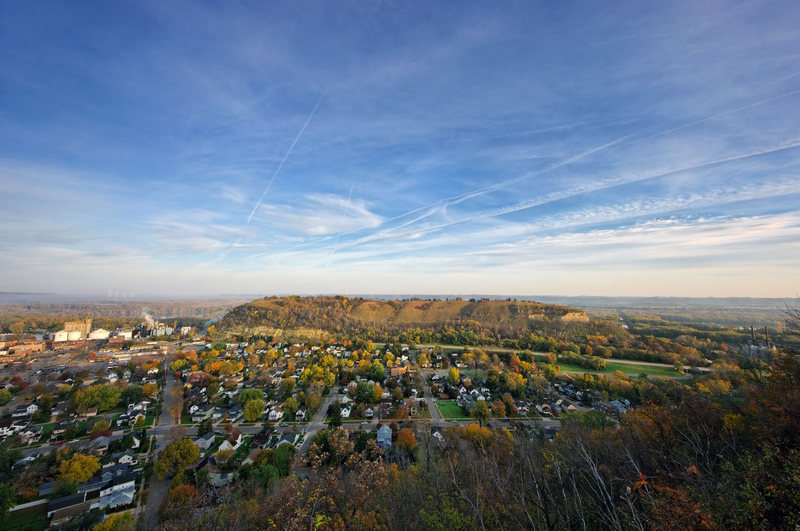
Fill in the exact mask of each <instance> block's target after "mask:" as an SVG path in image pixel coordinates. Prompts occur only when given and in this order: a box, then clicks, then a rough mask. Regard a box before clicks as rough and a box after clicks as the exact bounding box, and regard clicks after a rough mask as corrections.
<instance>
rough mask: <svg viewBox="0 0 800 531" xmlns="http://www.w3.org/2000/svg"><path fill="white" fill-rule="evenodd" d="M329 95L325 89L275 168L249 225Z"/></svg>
mask: <svg viewBox="0 0 800 531" xmlns="http://www.w3.org/2000/svg"><path fill="white" fill-rule="evenodd" d="M327 93H328V89H325V91H324V92H323V93H322V96H320V97H319V100H318V101H317V104H316V105H314V109H313V110H312V111H311V114H309V115H308V118H306V123H304V124H303V127H301V128H300V131H298V133H297V136H296V137H294V140H293V141H292V145H291V146H289V149H288V150H287V151H286V155H284V156H283V159H281V162H280V164H278V167H277V168H275V172H274V173H273V174H272V177H271V178H270V180H269V182H268V183H267V187H266V188H264V191H263V192H262V193H261V197H259V198H258V201H257V202H256V206H254V207H253V210H252V211H251V212H250V215H249V216H247V224H248V225H249V224H250V221H252V219H253V216H254V215H255V213H256V210H258V207H260V206H261V202H262V201H264V196H265V195H267V192H269V189H270V188H271V187H272V183H273V182H274V181H275V177H277V176H278V172H280V171H281V168H283V164H284V163H285V162H286V159H288V158H289V155H290V154H291V153H292V150H293V149H294V146H295V144H297V141H298V140H300V137H301V136H302V135H303V131H305V130H306V127H308V124H310V123H311V119H312V118H313V117H314V114H315V113H316V112H317V109H318V108H319V105H320V103H322V100H323V99H324V98H325V94H327Z"/></svg>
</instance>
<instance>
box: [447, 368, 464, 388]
mask: <svg viewBox="0 0 800 531" xmlns="http://www.w3.org/2000/svg"><path fill="white" fill-rule="evenodd" d="M447 381H448V382H449V383H450V385H458V383H459V382H460V381H461V374H460V373H459V372H458V369H456V368H455V367H450V370H449V371H447Z"/></svg>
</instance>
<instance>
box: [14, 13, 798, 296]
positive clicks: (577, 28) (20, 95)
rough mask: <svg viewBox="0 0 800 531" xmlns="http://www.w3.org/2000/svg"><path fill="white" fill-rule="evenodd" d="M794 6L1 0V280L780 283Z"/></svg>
mask: <svg viewBox="0 0 800 531" xmlns="http://www.w3.org/2000/svg"><path fill="white" fill-rule="evenodd" d="M798 27H800V3H798V2H795V1H783V2H780V1H777V2H772V1H750V2H717V1H707V2H705V1H704V2H689V1H686V2H640V1H631V2H625V1H620V2H611V3H603V2H592V1H589V2H545V1H533V2H527V1H526V2H492V3H490V2H471V3H463V2H452V3H448V2H378V1H374V2H373V1H362V2H322V1H321V2H286V3H279V2H224V3H219V2H195V1H193V2H173V1H167V2H164V1H159V2H106V3H101V2H12V1H4V2H1V3H0V49H2V50H3V52H2V53H0V185H1V189H2V191H3V192H2V197H3V201H2V204H3V207H2V209H0V253H2V260H0V290H2V291H44V292H57V293H87V294H105V293H119V294H122V293H125V294H132V293H135V294H137V295H207V294H219V293H226V294H229V293H264V294H269V293H350V294H357V293H430V294H436V293H486V294H509V295H532V294H562V295H676V296H765V297H769V296H774V297H787V296H788V297H791V296H796V295H797V294H798V293H800V265H799V264H800V260H799V259H800V31H798V29H797V28H798Z"/></svg>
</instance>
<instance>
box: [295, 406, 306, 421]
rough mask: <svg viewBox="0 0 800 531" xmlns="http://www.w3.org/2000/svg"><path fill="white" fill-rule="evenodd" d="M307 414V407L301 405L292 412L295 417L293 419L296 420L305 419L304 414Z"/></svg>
mask: <svg viewBox="0 0 800 531" xmlns="http://www.w3.org/2000/svg"><path fill="white" fill-rule="evenodd" d="M307 414H308V409H306V408H305V407H301V408H300V409H298V410H297V412H296V413H295V414H294V418H295V420H297V421H302V420H306V415H307Z"/></svg>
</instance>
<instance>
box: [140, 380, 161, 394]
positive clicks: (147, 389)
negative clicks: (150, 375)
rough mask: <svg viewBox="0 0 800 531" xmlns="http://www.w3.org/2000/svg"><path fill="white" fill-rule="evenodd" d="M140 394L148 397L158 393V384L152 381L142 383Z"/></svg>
mask: <svg viewBox="0 0 800 531" xmlns="http://www.w3.org/2000/svg"><path fill="white" fill-rule="evenodd" d="M142 394H143V395H144V396H147V397H150V398H153V397H155V396H156V395H157V394H158V384H156V383H153V382H147V383H146V384H142Z"/></svg>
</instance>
